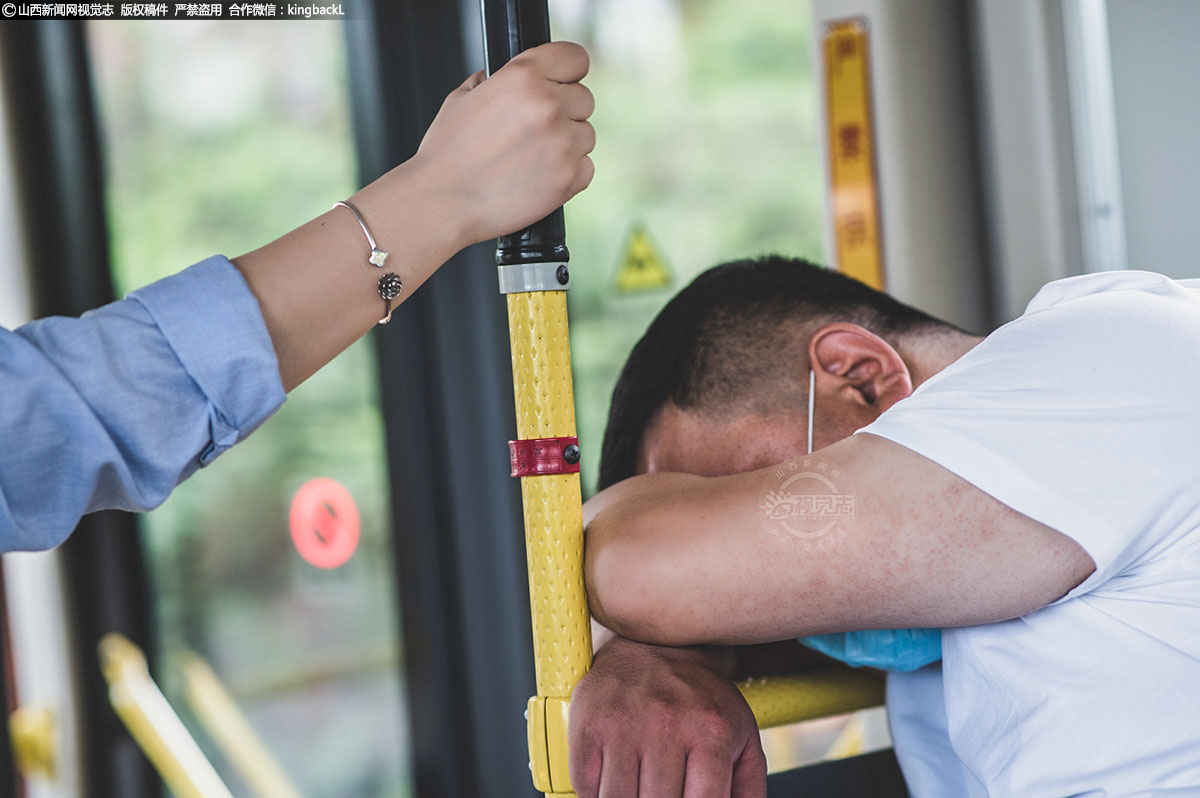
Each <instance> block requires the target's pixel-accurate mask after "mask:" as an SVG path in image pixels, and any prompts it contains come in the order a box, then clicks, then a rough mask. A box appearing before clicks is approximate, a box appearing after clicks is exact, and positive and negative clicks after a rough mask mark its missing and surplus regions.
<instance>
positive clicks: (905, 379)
mask: <svg viewBox="0 0 1200 798" xmlns="http://www.w3.org/2000/svg"><path fill="white" fill-rule="evenodd" d="M808 358H809V362H810V363H811V364H812V367H813V370H814V371H816V373H817V382H818V384H820V383H821V382H822V381H823V380H822V378H825V380H829V379H830V378H832V379H833V387H834V392H836V393H838V394H842V393H844V394H845V395H846V398H847V399H848V400H849V401H852V402H855V403H856V404H865V405H870V406H872V407H874V408H875V410H876V412H879V413H882V412H883V411H884V410H887V409H888V408H889V407H891V406H892V405H894V404H896V402H899V401H900V400H901V399H903V398H904V397H906V396H908V395H909V394H911V393H912V392H913V382H912V374H911V373H910V372H909V370H908V366H907V365H906V364H905V362H904V358H902V357H900V353H899V352H897V351H896V349H895V348H894V347H893V346H892V345H891V344H889V343H888V342H887V341H885V340H883V339H882V338H880V337H879V336H878V335H876V334H875V333H873V332H871V331H870V330H868V329H866V328H865V327H860V326H858V325H857V324H849V323H846V322H834V323H832V324H826V325H825V326H823V327H820V328H819V329H818V330H817V331H816V332H815V333H813V336H812V339H811V340H810V341H809V344H808Z"/></svg>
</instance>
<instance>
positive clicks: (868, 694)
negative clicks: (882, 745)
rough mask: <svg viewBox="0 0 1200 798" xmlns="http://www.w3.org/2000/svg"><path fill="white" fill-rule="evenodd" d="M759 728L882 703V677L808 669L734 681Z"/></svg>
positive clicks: (840, 713)
mask: <svg viewBox="0 0 1200 798" xmlns="http://www.w3.org/2000/svg"><path fill="white" fill-rule="evenodd" d="M738 689H739V690H741V691H742V695H743V696H744V697H745V699H746V703H747V704H749V705H750V710H751V711H752V712H753V713H754V719H755V720H756V721H758V727H759V728H760V729H770V728H773V727H775V726H787V725H789V724H792V723H800V722H802V721H806V720H815V719H817V718H826V717H829V716H830V715H843V714H845V713H847V712H854V711H855V710H859V709H868V708H869V707H874V706H878V705H880V704H882V703H883V680H882V679H881V678H880V677H879V675H878V674H876V673H872V672H869V671H848V670H841V669H839V670H829V671H810V672H808V673H803V674H798V675H795V676H765V677H759V678H754V679H746V680H745V681H742V682H738Z"/></svg>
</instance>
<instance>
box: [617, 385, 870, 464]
mask: <svg viewBox="0 0 1200 798" xmlns="http://www.w3.org/2000/svg"><path fill="white" fill-rule="evenodd" d="M825 405H826V406H825V407H824V408H823V407H822V400H821V396H820V395H819V394H818V396H817V400H816V408H815V412H814V414H813V415H814V419H815V422H814V424H813V448H814V449H820V448H822V447H824V446H829V445H830V444H832V443H836V442H837V441H839V440H841V439H842V438H846V437H848V436H849V435H851V434H853V432H854V431H855V430H856V429H859V428H860V427H864V426H866V425H867V424H869V423H871V421H873V420H874V419H875V418H876V417H878V415H879V413H878V412H876V410H875V408H872V407H865V408H864V407H854V406H846V405H837V406H831V405H830V403H828V402H826V403H825ZM807 449H808V414H807V413H806V412H791V413H781V414H778V415H772V416H763V415H759V414H757V413H744V414H739V415H734V416H732V417H730V418H728V419H713V418H710V417H708V416H705V415H703V414H701V413H698V412H695V411H688V410H680V409H679V408H678V407H677V406H676V405H674V404H667V405H666V406H664V407H663V408H662V410H660V411H659V412H658V414H657V415H656V416H655V418H654V420H653V421H652V422H651V423H650V426H649V427H648V428H647V430H646V436H645V438H644V439H643V441H642V450H641V453H640V455H639V457H638V464H637V472H638V473H639V474H646V473H654V472H682V473H687V474H696V475H698V476H704V477H716V476H724V475H726V474H740V473H742V472H745V471H754V470H756V469H759V468H766V467H767V466H772V465H775V464H776V463H782V462H784V461H785V460H789V459H791V458H793V457H797V456H799V455H803V454H805V453H806V451H807Z"/></svg>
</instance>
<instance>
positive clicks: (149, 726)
mask: <svg viewBox="0 0 1200 798" xmlns="http://www.w3.org/2000/svg"><path fill="white" fill-rule="evenodd" d="M98 649H99V652H100V669H101V670H102V671H103V673H104V678H105V680H106V681H107V682H108V697H109V700H110V701H111V702H112V705H113V709H115V710H116V712H117V716H118V717H120V718H121V720H122V721H123V722H124V723H125V726H126V728H128V729H129V733H130V734H131V735H132V736H133V739H134V741H135V742H137V744H138V746H139V747H140V748H141V749H142V751H143V752H145V754H146V756H147V758H149V760H150V762H151V763H152V764H153V765H154V767H155V769H157V770H158V773H159V775H160V776H162V780H163V781H164V782H166V784H167V786H168V787H170V788H171V791H172V792H174V793H175V795H176V796H178V798H233V794H232V793H230V792H229V788H228V787H226V786H225V783H224V782H222V781H221V777H220V776H218V775H217V771H216V770H214V769H213V766H212V765H211V764H210V763H209V761H208V760H207V759H206V758H205V756H204V753H203V752H202V751H201V750H200V746H198V745H196V741H195V740H193V739H192V736H191V735H190V734H189V733H188V730H187V729H186V728H185V727H184V725H183V722H182V721H180V720H179V716H178V715H176V714H175V710H173V709H172V708H171V705H170V703H168V702H167V699H166V697H165V696H164V695H163V694H162V691H161V690H159V689H158V685H157V684H155V683H154V680H153V679H152V678H150V670H149V668H147V666H146V656H145V654H143V653H142V650H141V649H140V648H138V647H137V646H136V645H134V644H133V643H132V642H131V641H130V640H129V639H128V638H127V637H125V636H124V635H120V634H116V633H115V632H113V633H109V634H107V635H105V636H104V637H103V638H102V639H101V640H100V644H99V646H98Z"/></svg>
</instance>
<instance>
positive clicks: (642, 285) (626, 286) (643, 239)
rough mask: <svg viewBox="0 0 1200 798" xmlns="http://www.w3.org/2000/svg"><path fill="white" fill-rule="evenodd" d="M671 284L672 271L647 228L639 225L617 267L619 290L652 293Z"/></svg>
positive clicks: (634, 229) (630, 237)
mask: <svg viewBox="0 0 1200 798" xmlns="http://www.w3.org/2000/svg"><path fill="white" fill-rule="evenodd" d="M670 284H671V270H670V269H669V268H667V262H666V260H665V259H664V258H663V256H662V254H661V253H659V251H658V248H657V247H655V246H654V242H652V241H651V240H650V234H649V233H647V232H646V228H645V227H643V226H641V225H637V226H636V227H634V228H633V232H632V233H630V235H629V246H627V247H625V254H624V255H623V256H622V257H621V262H620V264H619V265H618V266H617V290H618V291H620V292H621V293H623V294H630V293H633V292H635V291H652V290H654V289H655V288H663V287H665V286H668V285H670Z"/></svg>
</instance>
